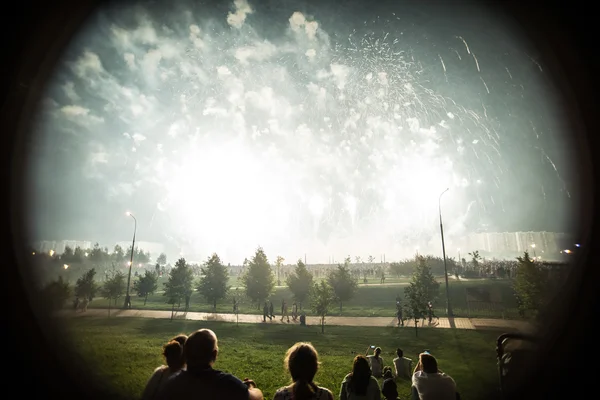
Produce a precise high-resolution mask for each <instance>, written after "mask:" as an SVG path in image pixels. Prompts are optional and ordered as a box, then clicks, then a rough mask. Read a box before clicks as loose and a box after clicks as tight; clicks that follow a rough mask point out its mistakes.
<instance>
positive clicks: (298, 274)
mask: <svg viewBox="0 0 600 400" xmlns="http://www.w3.org/2000/svg"><path fill="white" fill-rule="evenodd" d="M287 285H288V287H289V288H290V291H291V292H292V293H293V294H294V299H295V300H296V301H298V302H300V307H302V303H303V302H304V301H306V298H307V297H308V295H309V294H310V290H311V288H312V286H313V276H312V274H311V273H310V272H309V271H308V269H307V268H306V265H304V263H303V262H302V260H301V259H299V260H298V263H297V264H296V268H295V270H294V272H293V273H291V274H290V275H289V276H288V278H287Z"/></svg>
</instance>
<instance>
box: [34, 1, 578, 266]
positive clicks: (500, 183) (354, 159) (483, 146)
mask: <svg viewBox="0 0 600 400" xmlns="http://www.w3.org/2000/svg"><path fill="white" fill-rule="evenodd" d="M155 3H156V2H155ZM180 3H181V4H180ZM254 3H256V4H253V3H252V2H247V1H246V0H235V1H234V2H233V3H232V4H230V5H229V6H228V7H229V9H228V10H227V9H226V7H225V5H222V6H220V7H216V8H215V9H214V10H209V9H208V6H202V5H193V4H192V3H190V4H188V5H184V4H185V3H183V2H178V6H177V7H170V6H169V7H165V6H158V5H156V4H154V5H148V6H143V5H138V6H134V7H131V8H127V9H123V8H119V9H113V10H111V9H108V10H105V11H103V12H101V13H100V14H99V15H97V16H95V18H93V19H92V20H91V21H90V23H89V26H88V27H86V29H85V30H84V31H82V32H81V34H80V36H79V37H78V38H77V39H76V40H75V41H74V42H73V45H72V46H71V47H70V48H69V49H68V51H67V52H66V53H65V57H64V60H63V61H62V63H61V64H60V65H59V68H58V70H57V72H56V75H55V77H54V80H53V82H51V84H50V85H49V88H48V93H47V96H46V98H45V99H43V102H42V108H41V113H40V124H39V132H40V140H39V143H38V144H37V146H39V147H38V148H37V149H36V150H34V151H35V152H36V154H38V156H39V160H40V161H39V165H37V166H36V168H37V169H36V170H35V171H34V174H35V175H34V176H33V178H32V181H33V183H34V187H35V189H34V190H35V193H36V196H37V197H39V198H43V199H44V200H45V201H46V202H49V203H46V204H47V205H46V206H42V205H41V203H39V204H38V205H37V207H36V213H38V214H39V216H38V218H37V224H38V225H37V226H35V227H34V228H35V230H37V234H38V236H43V237H41V238H43V239H45V238H48V236H55V237H56V238H57V239H67V238H68V239H82V240H83V239H85V240H91V241H92V242H95V241H100V242H101V243H106V244H107V245H109V246H112V244H113V243H114V242H117V241H120V240H126V238H127V237H129V235H130V232H129V231H130V227H129V225H128V224H129V223H130V222H131V221H129V220H127V219H125V221H121V220H120V219H119V218H121V219H123V218H122V215H123V212H124V210H131V211H132V212H133V213H134V215H136V218H137V221H138V232H139V233H138V238H139V240H144V241H154V242H163V243H165V244H168V245H169V246H172V248H176V249H178V251H183V252H184V254H189V255H190V256H191V257H193V258H194V259H200V258H201V257H202V258H203V257H206V256H207V255H209V254H211V253H212V252H215V251H216V252H218V253H219V255H220V256H221V258H222V259H223V260H224V261H225V262H231V263H237V262H241V260H243V259H244V257H249V256H250V255H251V254H252V253H253V251H254V249H255V248H256V247H257V246H259V245H260V246H263V247H264V248H265V250H266V252H267V254H268V255H269V257H270V258H274V257H275V255H277V254H280V255H283V256H284V257H285V258H286V259H288V260H294V259H297V258H299V257H303V255H304V253H308V254H309V255H310V258H311V259H312V260H314V261H326V260H328V259H329V257H330V256H332V255H333V256H335V257H336V258H337V259H338V260H339V259H342V258H343V257H344V256H345V255H347V254H350V253H351V254H352V255H353V256H354V255H360V256H362V257H363V259H366V257H367V255H369V254H373V255H378V254H383V253H386V254H387V259H388V260H389V259H392V257H401V256H409V255H411V254H413V253H414V249H415V248H417V247H420V248H421V249H422V250H423V249H427V248H430V249H431V251H432V253H434V254H437V253H440V249H439V247H440V246H439V242H438V240H439V239H438V229H439V225H438V220H437V218H438V215H437V210H438V198H439V195H440V193H442V192H443V191H444V190H445V189H446V188H450V190H449V192H448V193H446V194H445V195H444V197H443V201H442V204H443V210H444V218H445V224H446V225H447V230H448V241H449V242H452V240H453V238H458V237H460V236H461V235H465V234H467V233H469V232H472V231H474V230H476V229H478V228H481V227H482V226H486V225H488V226H493V227H497V229H498V230H524V229H540V228H537V227H536V226H534V224H533V222H534V221H536V220H537V219H539V218H541V217H540V216H539V215H535V216H533V215H534V214H535V213H536V212H537V211H538V210H541V208H540V204H545V203H546V201H547V199H548V198H550V199H553V200H552V201H555V202H557V201H558V203H556V204H558V205H556V204H555V205H552V206H550V205H548V206H547V207H548V209H546V211H547V210H550V209H552V210H557V209H558V210H561V213H562V211H563V210H564V209H565V208H566V206H565V204H567V203H565V202H568V199H569V198H570V196H571V194H570V190H572V189H570V188H569V186H568V182H566V172H563V169H564V163H562V164H561V157H562V155H560V154H558V153H557V151H556V149H560V148H561V146H562V145H561V144H560V143H561V142H560V141H557V140H558V139H556V138H557V137H560V133H561V132H560V129H559V127H558V125H559V123H558V122H557V121H558V117H556V116H555V115H554V114H552V110H553V108H552V106H551V105H548V104H550V103H549V101H546V102H544V101H543V100H542V101H540V100H539V99H540V98H542V99H549V98H551V96H549V95H548V93H550V92H551V89H549V87H550V86H549V85H548V84H547V83H545V79H546V78H544V75H543V68H542V66H540V65H539V63H538V62H537V61H536V60H535V58H534V57H532V56H531V55H530V54H528V53H525V51H526V50H525V49H518V46H516V45H515V44H514V43H511V44H509V45H505V48H502V47H501V44H498V45H491V44H490V43H491V42H490V40H491V39H489V38H484V39H486V40H483V39H481V38H479V41H477V39H478V37H477V36H478V35H476V34H475V33H473V34H469V33H468V32H465V33H463V34H461V35H458V33H453V34H450V33H449V30H448V29H449V28H445V29H446V31H440V32H437V31H434V30H433V29H437V28H433V27H431V25H430V26H429V28H423V27H420V26H421V25H419V23H418V21H417V22H415V21H414V17H410V16H408V17H402V16H401V12H400V11H402V10H389V11H386V12H385V13H384V14H385V15H384V14H381V13H380V14H379V15H377V16H376V18H375V16H374V17H373V19H372V20H371V19H369V20H365V21H364V23H363V20H362V19H360V17H353V18H355V19H354V20H351V18H350V15H353V16H354V15H360V12H356V10H346V11H339V13H338V14H336V13H335V12H333V11H331V10H328V9H326V8H325V7H323V9H322V12H314V13H306V12H300V11H298V9H297V8H295V6H294V5H292V4H291V2H285V1H284V2H278V3H279V6H278V7H274V8H273V10H270V9H267V8H269V7H266V6H265V7H262V6H261V4H262V3H261V4H259V3H258V2H254ZM265 3H270V2H265ZM273 4H275V3H273ZM160 7H162V8H160ZM202 7H204V8H202ZM261 7H262V8H261ZM275 8H277V9H276V10H275ZM315 10H320V9H319V6H315ZM344 12H345V13H347V15H346V14H343V13H344ZM346 17H347V18H346ZM320 18H322V20H321V19H320ZM365 18H366V17H365ZM271 20H273V21H278V22H273V23H271V22H268V23H267V22H266V21H271ZM322 21H329V22H328V23H324V22H322ZM447 25H448V26H451V25H453V23H452V22H448V23H447ZM427 29H429V30H427ZM440 29H441V28H440ZM465 29H466V28H465ZM473 29H475V28H473ZM471 39H473V41H471ZM502 40H503V41H507V40H508V39H502ZM502 40H501V41H499V42H498V43H501V42H502ZM507 49H510V53H511V54H510V56H508V54H509V50H507ZM511 57H512V58H511ZM532 99H536V102H537V103H542V104H541V105H540V104H534V102H533V101H532ZM546 103H548V104H546ZM545 104H546V105H545ZM536 107H537V108H536ZM557 143H559V144H557ZM515 144H518V145H517V146H516V145H515ZM59 159H60V160H62V161H57V160H59ZM534 164H535V165H534ZM561 165H563V166H562V167H561ZM60 171H62V172H60ZM46 174H53V175H52V176H53V177H54V179H53V180H51V182H52V183H51V184H49V183H47V182H48V175H46ZM59 176H62V177H63V178H62V180H61V179H58V177H59ZM63 181H64V182H63ZM43 182H46V183H43ZM56 187H60V190H59V189H57V188H56ZM523 190H530V191H531V194H530V195H529V194H528V195H527V196H523V194H522V193H523ZM66 193H68V195H67V194H66ZM515 196H517V197H518V198H519V201H515ZM519 196H520V197H519ZM553 204H554V203H553ZM544 207H545V206H544ZM539 212H541V213H543V211H539ZM547 212H550V211H547ZM554 215H555V216H556V215H557V214H556V213H555V214H554ZM561 217H562V215H558V217H557V218H561ZM53 218H54V219H53ZM527 218H530V219H527ZM517 221H518V222H519V223H522V225H523V224H525V225H527V224H529V225H530V226H529V227H528V226H522V225H520V226H517V225H514V227H513V226H511V225H510V223H512V222H515V224H516V222H517ZM542 229H543V228H542ZM547 229H548V230H552V229H555V228H547ZM376 258H377V257H376Z"/></svg>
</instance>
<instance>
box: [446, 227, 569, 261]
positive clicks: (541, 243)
mask: <svg viewBox="0 0 600 400" xmlns="http://www.w3.org/2000/svg"><path fill="white" fill-rule="evenodd" d="M572 240H573V238H571V237H570V236H569V235H567V234H565V233H558V232H479V233H472V234H470V235H468V236H465V237H463V238H462V239H460V240H459V241H458V243H459V244H460V248H462V249H464V250H463V251H465V252H471V251H475V250H477V251H479V252H481V253H483V254H486V255H488V256H491V257H498V258H512V257H515V256H517V255H522V254H523V253H524V252H525V251H528V252H529V253H530V254H531V255H532V256H533V255H536V256H538V257H542V258H544V257H546V258H556V257H558V256H559V254H560V251H561V250H563V249H564V248H566V247H565V246H567V247H570V246H573V245H574V244H568V243H571V242H572Z"/></svg>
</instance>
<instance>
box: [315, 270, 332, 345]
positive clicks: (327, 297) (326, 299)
mask: <svg viewBox="0 0 600 400" xmlns="http://www.w3.org/2000/svg"><path fill="white" fill-rule="evenodd" d="M333 301H334V293H333V289H332V288H331V286H329V284H328V283H327V282H325V281H321V282H319V283H315V284H314V285H312V286H311V292H310V303H311V304H310V305H311V308H312V309H313V311H314V312H315V314H317V315H318V316H319V317H321V333H325V316H326V315H327V312H328V311H329V307H330V306H331V303H333Z"/></svg>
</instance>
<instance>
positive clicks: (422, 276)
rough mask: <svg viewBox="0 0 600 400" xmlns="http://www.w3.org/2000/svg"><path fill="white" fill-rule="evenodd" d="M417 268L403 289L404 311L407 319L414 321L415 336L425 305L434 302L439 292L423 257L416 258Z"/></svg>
mask: <svg viewBox="0 0 600 400" xmlns="http://www.w3.org/2000/svg"><path fill="white" fill-rule="evenodd" d="M416 261H417V266H416V268H415V271H414V272H413V275H412V278H411V281H410V283H409V286H408V287H405V288H404V298H405V299H407V301H406V303H405V309H406V311H407V315H408V316H409V318H412V319H414V321H415V335H418V333H417V324H418V321H419V319H420V318H421V317H422V316H423V315H425V313H426V311H427V303H428V302H430V301H431V302H432V303H433V302H434V301H435V300H436V299H437V297H438V295H439V291H440V283H439V282H437V281H436V280H435V278H434V276H433V274H432V273H431V269H430V268H429V266H428V265H427V262H426V260H425V258H424V257H423V256H417V258H416Z"/></svg>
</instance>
